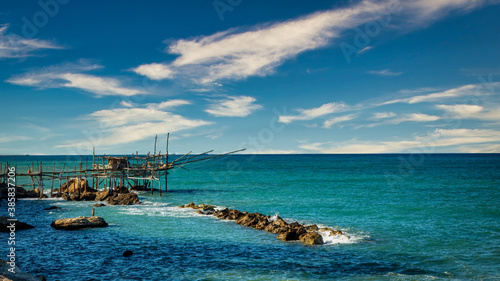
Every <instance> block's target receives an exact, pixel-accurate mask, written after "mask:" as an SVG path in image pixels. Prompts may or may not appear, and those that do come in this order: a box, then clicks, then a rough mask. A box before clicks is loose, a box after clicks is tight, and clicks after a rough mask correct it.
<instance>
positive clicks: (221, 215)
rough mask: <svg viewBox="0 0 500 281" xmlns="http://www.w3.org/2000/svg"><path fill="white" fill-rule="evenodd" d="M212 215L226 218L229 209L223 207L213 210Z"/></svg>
mask: <svg viewBox="0 0 500 281" xmlns="http://www.w3.org/2000/svg"><path fill="white" fill-rule="evenodd" d="M182 208H183V207H182ZM214 216H215V217H217V218H218V219H221V220H223V219H226V218H227V216H229V209H228V208H225V209H224V210H220V211H215V212H214Z"/></svg>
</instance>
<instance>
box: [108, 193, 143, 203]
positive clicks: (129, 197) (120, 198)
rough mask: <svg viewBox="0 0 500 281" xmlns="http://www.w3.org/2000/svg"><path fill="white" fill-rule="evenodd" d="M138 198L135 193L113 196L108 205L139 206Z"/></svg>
mask: <svg viewBox="0 0 500 281" xmlns="http://www.w3.org/2000/svg"><path fill="white" fill-rule="evenodd" d="M140 203H141V202H140V201H139V197H137V194H135V193H125V194H120V195H117V196H113V197H111V198H110V199H109V201H108V204H109V205H132V204H140Z"/></svg>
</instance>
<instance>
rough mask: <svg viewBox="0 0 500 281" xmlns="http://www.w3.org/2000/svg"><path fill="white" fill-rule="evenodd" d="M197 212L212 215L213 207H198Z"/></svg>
mask: <svg viewBox="0 0 500 281" xmlns="http://www.w3.org/2000/svg"><path fill="white" fill-rule="evenodd" d="M197 213H198V214H200V215H213V214H214V209H199V210H198V212H197Z"/></svg>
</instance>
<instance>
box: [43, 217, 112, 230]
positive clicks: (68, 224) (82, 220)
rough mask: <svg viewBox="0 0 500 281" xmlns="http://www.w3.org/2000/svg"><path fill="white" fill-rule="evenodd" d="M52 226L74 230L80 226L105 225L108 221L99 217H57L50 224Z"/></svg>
mask: <svg viewBox="0 0 500 281" xmlns="http://www.w3.org/2000/svg"><path fill="white" fill-rule="evenodd" d="M50 226H52V227H53V228H56V229H65V230H75V229H81V228H93V227H106V226H108V223H107V222H106V221H105V220H104V219H103V218H101V217H77V218H69V219H59V220H56V221H54V222H52V224H50Z"/></svg>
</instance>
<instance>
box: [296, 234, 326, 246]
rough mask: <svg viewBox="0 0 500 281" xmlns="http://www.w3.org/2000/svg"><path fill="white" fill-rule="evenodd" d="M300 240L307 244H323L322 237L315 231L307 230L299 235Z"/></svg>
mask: <svg viewBox="0 0 500 281" xmlns="http://www.w3.org/2000/svg"><path fill="white" fill-rule="evenodd" d="M299 240H300V242H302V243H304V244H307V245H320V244H323V237H322V236H321V235H319V234H318V233H317V232H307V233H304V234H302V235H300V237H299Z"/></svg>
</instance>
